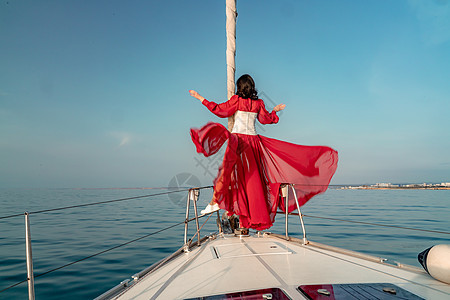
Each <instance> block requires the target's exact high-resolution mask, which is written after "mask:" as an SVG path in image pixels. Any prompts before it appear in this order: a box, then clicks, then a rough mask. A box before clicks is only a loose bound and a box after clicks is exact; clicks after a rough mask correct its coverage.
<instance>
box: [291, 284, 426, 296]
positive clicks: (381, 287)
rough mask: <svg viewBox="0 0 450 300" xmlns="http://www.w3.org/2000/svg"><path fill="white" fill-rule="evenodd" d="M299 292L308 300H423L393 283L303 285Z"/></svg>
mask: <svg viewBox="0 0 450 300" xmlns="http://www.w3.org/2000/svg"><path fill="white" fill-rule="evenodd" d="M298 289H299V291H300V292H301V293H302V294H304V295H305V296H306V297H308V299H312V300H316V299H330V300H331V299H336V300H340V299H345V300H347V299H386V300H387V299H408V300H419V299H423V298H421V297H419V296H417V295H415V294H413V293H411V292H408V291H407V290H404V289H402V288H401V287H399V286H396V285H394V284H391V283H352V284H316V285H301V286H299V287H298Z"/></svg>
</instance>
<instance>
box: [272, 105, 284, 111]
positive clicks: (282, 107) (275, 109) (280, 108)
mask: <svg viewBox="0 0 450 300" xmlns="http://www.w3.org/2000/svg"><path fill="white" fill-rule="evenodd" d="M285 107H286V104H278V105H277V106H275V107H274V108H273V110H274V111H276V112H278V111H280V110H283V109H285Z"/></svg>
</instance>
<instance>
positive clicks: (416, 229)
mask: <svg viewBox="0 0 450 300" xmlns="http://www.w3.org/2000/svg"><path fill="white" fill-rule="evenodd" d="M289 214H291V213H289ZM294 215H298V214H296V213H294ZM303 216H304V217H310V218H317V219H325V220H333V221H341V222H349V223H358V224H364V225H373V226H381V227H392V228H399V229H407V230H415V231H423V232H432V233H441V234H450V232H447V231H438V230H428V229H419V228H411V227H403V226H397V225H387V224H377V223H369V222H361V221H352V220H343V219H335V218H329V217H319V216H311V215H303Z"/></svg>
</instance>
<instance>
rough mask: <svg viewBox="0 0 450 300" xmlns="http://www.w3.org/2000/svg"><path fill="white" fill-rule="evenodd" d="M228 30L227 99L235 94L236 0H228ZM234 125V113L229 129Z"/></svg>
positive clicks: (230, 119) (229, 119)
mask: <svg viewBox="0 0 450 300" xmlns="http://www.w3.org/2000/svg"><path fill="white" fill-rule="evenodd" d="M226 15H227V20H226V31H227V52H226V53H227V99H228V100H229V99H230V98H231V97H232V96H233V95H234V90H235V84H234V82H235V76H234V74H235V72H236V63H235V57H236V17H237V11H236V0H226ZM233 125H234V115H233V116H231V117H229V118H228V130H229V131H231V129H233Z"/></svg>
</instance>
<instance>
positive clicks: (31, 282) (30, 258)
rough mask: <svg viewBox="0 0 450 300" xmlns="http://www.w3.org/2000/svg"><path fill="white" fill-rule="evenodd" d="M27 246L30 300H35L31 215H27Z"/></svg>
mask: <svg viewBox="0 0 450 300" xmlns="http://www.w3.org/2000/svg"><path fill="white" fill-rule="evenodd" d="M25 246H26V254H27V281H28V299H29V300H34V274H33V255H32V253H31V232H30V214H29V213H28V212H26V213H25Z"/></svg>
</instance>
